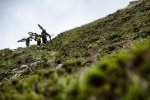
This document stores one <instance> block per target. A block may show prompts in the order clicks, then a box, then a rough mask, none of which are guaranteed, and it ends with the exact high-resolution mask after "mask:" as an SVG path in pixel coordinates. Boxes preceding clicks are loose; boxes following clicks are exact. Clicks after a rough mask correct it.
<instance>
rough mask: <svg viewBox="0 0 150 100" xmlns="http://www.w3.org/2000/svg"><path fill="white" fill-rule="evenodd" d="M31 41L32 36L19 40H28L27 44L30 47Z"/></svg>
mask: <svg viewBox="0 0 150 100" xmlns="http://www.w3.org/2000/svg"><path fill="white" fill-rule="evenodd" d="M30 41H32V39H31V37H27V38H23V39H21V40H19V41H18V42H26V46H27V47H28V46H29V45H30Z"/></svg>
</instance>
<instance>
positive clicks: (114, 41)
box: [50, 0, 150, 60]
mask: <svg viewBox="0 0 150 100" xmlns="http://www.w3.org/2000/svg"><path fill="white" fill-rule="evenodd" d="M149 5H150V3H149V2H148V0H143V2H142V3H137V5H135V6H132V7H130V8H126V9H122V10H118V11H117V12H116V13H114V14H110V15H108V16H107V17H105V18H102V19H99V20H96V21H94V22H92V23H89V24H87V25H84V26H81V27H77V28H75V29H73V30H69V31H67V32H64V33H61V34H59V35H58V36H57V37H56V38H55V39H53V42H54V45H53V46H52V45H50V47H52V50H57V51H60V52H61V53H62V55H63V56H62V59H63V60H64V58H66V59H69V58H70V57H71V58H72V57H73V58H76V57H86V58H87V57H96V58H101V57H103V56H105V55H109V54H111V53H113V52H116V51H118V50H120V49H121V48H125V46H126V45H127V44H128V43H129V42H132V41H133V40H136V39H138V38H145V37H147V36H149V35H150V34H149V31H150V27H149V26H150V17H149V16H150V12H149V10H150V7H149ZM125 49H126V48H125ZM66 59H65V60H66ZM91 59H93V58H91ZM93 60H95V59H93Z"/></svg>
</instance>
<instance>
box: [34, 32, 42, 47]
mask: <svg viewBox="0 0 150 100" xmlns="http://www.w3.org/2000/svg"><path fill="white" fill-rule="evenodd" d="M35 40H36V41H37V46H38V47H40V46H41V35H38V34H36V33H35Z"/></svg>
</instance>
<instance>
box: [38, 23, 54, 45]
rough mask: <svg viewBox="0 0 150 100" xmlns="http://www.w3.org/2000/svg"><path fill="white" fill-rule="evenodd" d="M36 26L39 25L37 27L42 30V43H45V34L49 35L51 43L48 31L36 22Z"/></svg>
mask: <svg viewBox="0 0 150 100" xmlns="http://www.w3.org/2000/svg"><path fill="white" fill-rule="evenodd" d="M38 26H39V28H40V29H41V30H42V32H41V37H42V42H43V44H46V43H47V36H49V39H50V42H51V43H52V39H51V35H50V34H48V33H47V32H46V30H45V29H44V28H43V27H42V26H41V25H39V24H38Z"/></svg>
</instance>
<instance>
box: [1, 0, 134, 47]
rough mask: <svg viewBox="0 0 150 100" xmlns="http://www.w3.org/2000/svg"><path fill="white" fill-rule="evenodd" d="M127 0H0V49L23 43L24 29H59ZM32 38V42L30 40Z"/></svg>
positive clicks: (52, 31) (107, 11)
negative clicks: (19, 41)
mask: <svg viewBox="0 0 150 100" xmlns="http://www.w3.org/2000/svg"><path fill="white" fill-rule="evenodd" d="M129 1H131V0H0V36H1V39H0V49H3V48H11V49H14V48H17V47H24V46H25V43H18V42H17V40H19V39H21V38H23V37H27V36H28V34H27V33H28V32H37V33H39V34H40V33H41V30H40V29H39V28H38V26H37V24H41V25H42V26H43V27H44V28H45V29H46V30H47V32H48V33H50V34H54V36H57V35H58V34H59V33H61V32H63V31H66V30H69V29H72V28H75V27H78V26H81V25H84V24H87V23H89V22H92V21H94V20H96V19H99V18H102V17H105V16H106V15H108V14H110V13H114V12H115V11H116V10H118V9H121V8H124V7H126V6H127V5H128V4H129ZM34 43H35V42H33V43H32V44H34Z"/></svg>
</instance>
